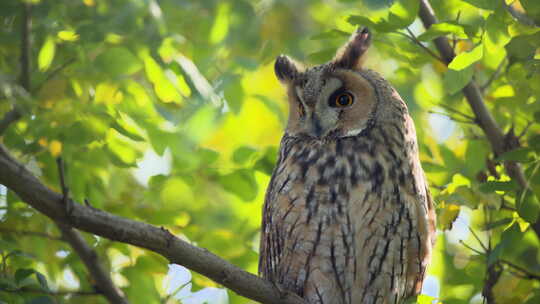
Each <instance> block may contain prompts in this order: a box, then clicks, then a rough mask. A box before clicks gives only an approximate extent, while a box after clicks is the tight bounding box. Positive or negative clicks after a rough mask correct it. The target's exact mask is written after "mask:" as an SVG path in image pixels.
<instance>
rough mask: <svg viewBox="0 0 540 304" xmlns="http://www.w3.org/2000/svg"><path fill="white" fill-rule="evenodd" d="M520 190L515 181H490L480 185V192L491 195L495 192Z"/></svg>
mask: <svg viewBox="0 0 540 304" xmlns="http://www.w3.org/2000/svg"><path fill="white" fill-rule="evenodd" d="M516 189H518V185H517V184H516V182H514V181H509V182H496V181H489V182H485V183H482V184H481V185H480V191H482V192H485V193H490V192H494V191H505V192H507V191H512V190H516Z"/></svg>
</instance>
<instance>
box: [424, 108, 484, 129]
mask: <svg viewBox="0 0 540 304" xmlns="http://www.w3.org/2000/svg"><path fill="white" fill-rule="evenodd" d="M428 113H430V114H438V115H442V116H446V117H448V118H449V119H450V120H452V121H455V122H459V123H466V124H472V125H476V122H475V121H474V120H466V119H460V118H457V117H454V116H452V115H450V114H448V113H444V112H438V111H433V110H430V111H428Z"/></svg>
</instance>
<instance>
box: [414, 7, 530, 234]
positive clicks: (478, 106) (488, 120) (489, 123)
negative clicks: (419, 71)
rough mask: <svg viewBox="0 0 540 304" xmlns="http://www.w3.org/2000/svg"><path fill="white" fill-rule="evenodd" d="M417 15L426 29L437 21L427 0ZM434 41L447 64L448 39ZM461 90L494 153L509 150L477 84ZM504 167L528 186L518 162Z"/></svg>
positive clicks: (449, 56)
mask: <svg viewBox="0 0 540 304" xmlns="http://www.w3.org/2000/svg"><path fill="white" fill-rule="evenodd" d="M419 15H420V19H421V20H422V23H423V24H424V27H425V28H426V29H428V28H430V27H431V26H432V25H433V24H435V23H437V22H438V21H437V17H435V13H434V12H433V8H432V7H431V4H430V3H429V0H421V1H420V12H419ZM434 42H435V46H436V47H437V50H439V53H440V54H441V57H442V58H443V59H444V61H445V62H446V64H449V63H450V62H451V61H452V60H453V59H454V57H455V56H456V54H455V53H454V50H453V49H452V47H451V46H450V43H449V42H448V39H447V38H446V37H445V36H441V37H438V38H436V39H435V40H434ZM462 91H463V95H465V99H466V100H467V102H468V103H469V105H470V106H471V108H472V111H473V113H474V116H475V119H476V121H477V122H478V125H479V126H480V128H482V130H483V131H484V133H485V134H486V137H487V139H488V141H489V143H490V144H491V148H492V149H493V152H494V153H495V155H501V154H503V153H504V152H507V151H509V150H511V149H512V147H510V146H509V145H506V144H505V143H506V140H505V136H504V134H503V132H502V130H501V127H500V126H499V125H498V124H497V122H496V121H495V119H494V118H493V116H492V115H491V113H490V112H489V110H488V108H487V106H486V104H485V102H484V99H483V96H482V92H481V91H480V89H479V88H478V85H477V84H476V83H475V82H474V80H471V82H469V84H467V85H466V86H465V87H464V88H463V90H462ZM505 168H506V172H507V173H508V175H510V176H511V177H512V178H513V179H514V180H516V181H517V183H518V184H519V185H520V186H521V188H523V189H527V188H528V183H527V180H526V178H525V175H524V174H523V170H522V169H521V166H520V165H519V164H518V163H516V162H512V161H507V162H505ZM539 226H540V225H533V228H534V230H535V232H536V234H537V235H538V236H540V227H539Z"/></svg>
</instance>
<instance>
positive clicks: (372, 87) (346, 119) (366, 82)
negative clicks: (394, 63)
mask: <svg viewBox="0 0 540 304" xmlns="http://www.w3.org/2000/svg"><path fill="white" fill-rule="evenodd" d="M370 41H371V35H370V32H369V31H368V29H367V28H363V29H358V30H357V31H356V32H355V33H354V34H353V35H352V36H351V39H350V40H349V41H348V42H347V43H346V44H345V45H344V46H343V47H341V48H340V49H339V50H338V52H337V53H336V55H335V57H334V59H332V60H331V61H330V62H327V63H325V64H322V65H318V66H314V67H311V68H304V67H303V66H302V65H301V64H299V63H297V62H295V61H294V60H292V59H290V58H289V57H287V56H284V55H281V56H279V57H278V58H277V59H276V63H275V72H276V76H277V78H278V79H279V80H280V81H281V82H282V83H283V84H284V85H285V86H286V88H287V91H288V99H289V105H290V111H289V122H288V125H287V133H288V134H289V135H293V136H295V135H297V136H308V137H314V138H325V137H348V136H356V135H358V134H360V133H362V131H364V130H366V129H368V128H369V127H370V125H371V124H372V123H374V121H375V119H376V117H375V115H376V109H377V107H378V96H377V95H378V94H377V88H376V86H379V85H380V79H373V78H374V77H373V72H372V71H368V70H363V69H362V57H363V55H364V54H365V53H366V51H367V49H368V47H369V45H370ZM375 78H379V77H376V76H375Z"/></svg>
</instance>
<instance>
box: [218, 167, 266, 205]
mask: <svg viewBox="0 0 540 304" xmlns="http://www.w3.org/2000/svg"><path fill="white" fill-rule="evenodd" d="M219 182H220V184H221V185H222V186H223V188H224V189H225V190H227V191H229V192H231V193H233V194H235V195H236V196H238V197H239V198H241V199H242V200H244V201H252V200H254V199H255V197H257V182H256V181H255V177H254V176H253V171H252V170H248V169H240V170H236V171H234V172H232V173H229V174H226V175H223V176H220V178H219Z"/></svg>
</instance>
